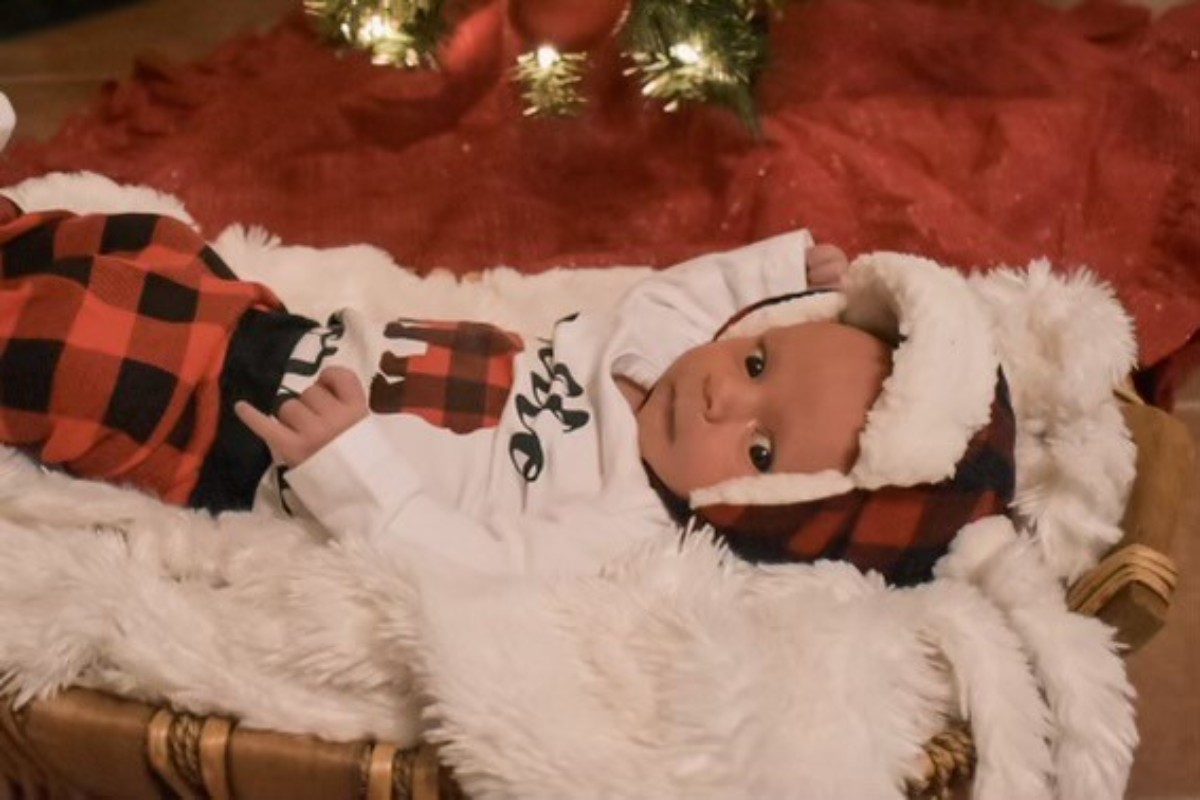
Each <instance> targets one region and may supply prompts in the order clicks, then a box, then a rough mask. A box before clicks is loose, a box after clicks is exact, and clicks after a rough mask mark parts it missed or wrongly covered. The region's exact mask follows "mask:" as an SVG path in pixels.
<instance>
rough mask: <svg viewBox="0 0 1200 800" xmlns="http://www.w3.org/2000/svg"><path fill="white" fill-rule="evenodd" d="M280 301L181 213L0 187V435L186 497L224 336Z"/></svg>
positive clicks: (102, 474)
mask: <svg viewBox="0 0 1200 800" xmlns="http://www.w3.org/2000/svg"><path fill="white" fill-rule="evenodd" d="M280 308H281V305H280V303H279V301H278V300H277V299H276V298H275V297H274V296H273V295H272V294H271V293H270V291H268V290H267V289H265V288H264V287H262V286H260V285H258V284H254V283H246V282H242V281H238V280H236V279H235V278H234V275H233V274H232V272H231V271H230V270H229V268H228V267H227V266H226V265H225V264H224V263H223V262H222V261H221V260H220V258H219V257H218V256H217V255H216V253H214V252H213V251H212V250H211V249H209V248H208V247H207V246H206V245H205V244H204V242H203V240H201V239H200V237H199V236H198V235H197V234H196V233H195V232H194V231H193V230H192V229H191V228H189V227H188V226H187V225H185V224H183V223H181V222H179V221H178V220H175V219H171V218H168V217H160V216H156V215H151V214H116V215H112V216H106V215H84V216H77V215H74V214H71V213H68V212H63V211H51V212H39V213H30V214H22V213H21V211H20V209H19V208H17V206H16V205H15V204H14V203H12V202H10V201H8V200H7V199H4V198H0V441H3V442H4V443H6V444H9V445H15V446H18V447H20V448H22V449H23V450H25V451H26V452H29V453H30V454H31V455H33V456H34V457H36V458H37V459H38V460H39V461H41V462H42V463H45V464H47V465H52V466H58V467H61V468H63V469H65V470H66V471H68V472H70V473H72V474H75V475H79V476H83V477H89V478H97V479H103V480H106V481H109V482H114V483H119V484H128V485H133V486H137V487H139V488H141V489H144V490H146V491H149V492H151V493H153V494H156V495H158V496H160V497H161V498H163V499H165V500H168V501H171V502H175V503H180V504H186V503H188V502H189V500H190V499H191V496H192V493H193V491H194V490H195V489H196V486H197V483H198V481H199V478H200V474H201V470H202V466H203V462H204V460H205V457H206V455H207V454H208V453H209V451H210V450H211V449H212V447H213V444H214V441H215V439H216V437H217V429H218V425H219V423H220V420H221V418H222V408H221V405H222V404H221V390H220V378H221V374H222V369H223V366H224V363H225V360H226V355H227V352H228V350H229V343H230V339H231V337H232V335H233V333H234V331H235V329H236V328H237V326H238V324H239V322H240V321H241V320H242V319H243V316H244V315H246V314H247V313H248V312H249V311H251V310H252V309H262V310H274V309H280Z"/></svg>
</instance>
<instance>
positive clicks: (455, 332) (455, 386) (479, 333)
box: [368, 320, 523, 433]
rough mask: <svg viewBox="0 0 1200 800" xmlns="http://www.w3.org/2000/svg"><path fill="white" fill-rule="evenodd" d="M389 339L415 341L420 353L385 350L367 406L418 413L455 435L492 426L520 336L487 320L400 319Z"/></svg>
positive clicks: (510, 375)
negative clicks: (422, 346) (422, 349)
mask: <svg viewBox="0 0 1200 800" xmlns="http://www.w3.org/2000/svg"><path fill="white" fill-rule="evenodd" d="M384 336H385V337H386V338H388V339H415V340H419V341H422V342H425V343H426V345H427V348H426V350H425V352H424V353H422V354H420V355H410V356H398V355H395V354H393V353H384V354H383V357H382V359H381V360H380V363H379V371H378V372H377V373H376V374H375V376H374V377H373V378H372V379H371V386H370V393H369V400H368V402H369V405H370V408H371V411H373V412H375V413H377V414H395V413H400V412H404V413H407V414H415V415H416V416H419V417H421V418H422V419H424V420H425V421H426V422H428V423H429V424H431V425H436V426H437V427H439V428H447V429H449V430H452V431H454V432H455V433H470V432H471V431H474V430H478V429H480V428H493V427H495V426H496V423H497V422H499V420H500V414H501V412H503V411H504V405H505V403H506V402H507V401H508V394H509V390H510V389H511V388H512V383H513V356H514V355H515V354H516V353H519V352H520V351H521V350H522V348H523V345H522V343H521V339H520V337H519V336H517V335H515V334H512V333H509V332H507V331H504V330H501V329H500V328H497V327H496V326H494V325H489V324H487V323H483V322H442V321H436V320H433V321H431V320H421V321H415V320H411V321H410V320H397V321H395V322H390V323H388V325H387V327H386V328H385V329H384Z"/></svg>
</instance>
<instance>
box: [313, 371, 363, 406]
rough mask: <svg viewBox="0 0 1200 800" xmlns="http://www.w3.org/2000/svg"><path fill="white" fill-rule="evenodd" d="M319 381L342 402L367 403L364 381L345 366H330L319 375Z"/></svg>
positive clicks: (347, 403) (361, 404)
mask: <svg viewBox="0 0 1200 800" xmlns="http://www.w3.org/2000/svg"><path fill="white" fill-rule="evenodd" d="M317 383H318V385H320V386H324V387H325V388H326V389H328V390H329V391H330V392H331V393H332V394H333V396H334V397H336V398H337V399H338V400H339V401H341V402H342V403H345V404H346V405H351V406H363V407H364V408H365V407H366V405H367V395H366V392H364V391H363V386H362V382H361V381H360V380H359V379H358V376H357V375H355V374H354V373H353V372H352V371H351V370H348V369H346V368H345V367H329V368H328V369H324V370H322V371H321V374H320V375H318V376H317Z"/></svg>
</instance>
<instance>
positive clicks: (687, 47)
mask: <svg viewBox="0 0 1200 800" xmlns="http://www.w3.org/2000/svg"><path fill="white" fill-rule="evenodd" d="M671 56H672V57H673V58H674V59H675V60H676V61H680V62H682V63H684V64H687V65H688V66H694V65H696V64H699V63H700V62H701V61H703V60H704V54H703V53H701V52H700V45H697V44H692V43H691V42H677V43H676V44H673V45H671Z"/></svg>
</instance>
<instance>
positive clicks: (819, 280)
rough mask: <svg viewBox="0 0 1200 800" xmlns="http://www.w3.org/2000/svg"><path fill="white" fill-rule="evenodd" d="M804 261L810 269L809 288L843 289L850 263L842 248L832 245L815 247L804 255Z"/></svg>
mask: <svg viewBox="0 0 1200 800" xmlns="http://www.w3.org/2000/svg"><path fill="white" fill-rule="evenodd" d="M804 260H805V264H806V266H807V269H808V288H810V289H840V288H842V279H843V278H845V277H846V269H847V268H848V267H849V266H850V262H849V261H848V260H847V258H846V254H845V253H843V252H842V250H841V248H840V247H835V246H834V245H831V244H817V245H813V246H812V247H810V248H808V252H807V253H805V254H804Z"/></svg>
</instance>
